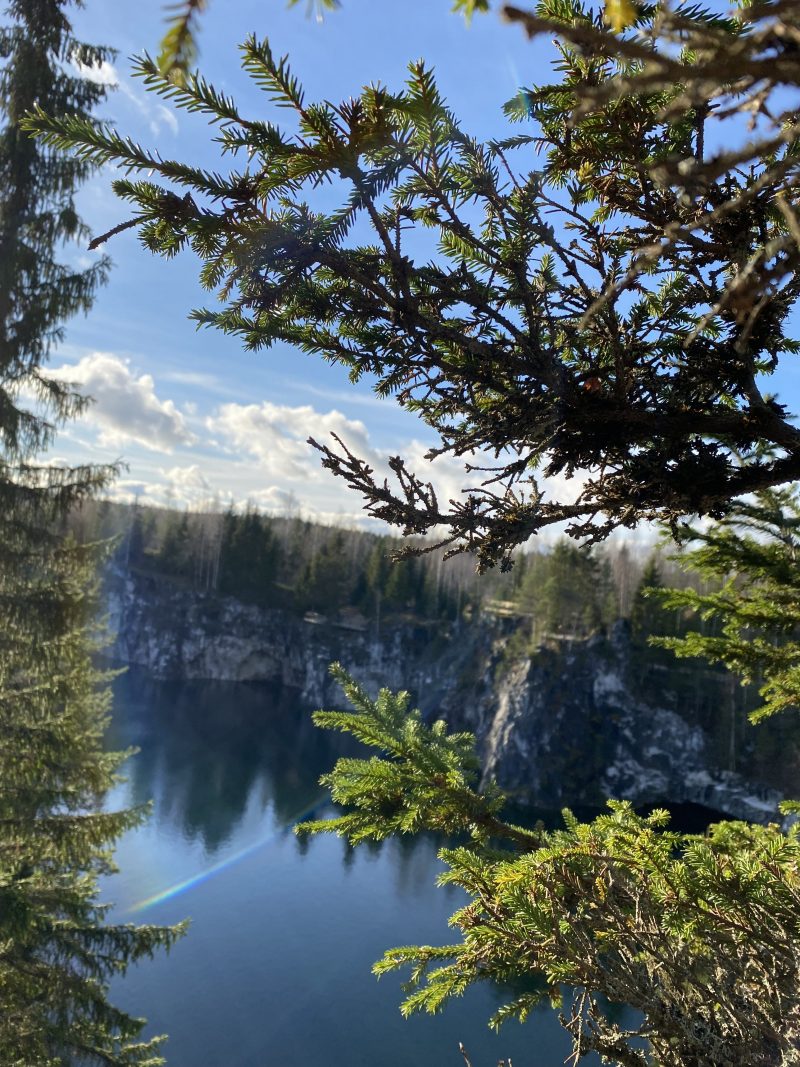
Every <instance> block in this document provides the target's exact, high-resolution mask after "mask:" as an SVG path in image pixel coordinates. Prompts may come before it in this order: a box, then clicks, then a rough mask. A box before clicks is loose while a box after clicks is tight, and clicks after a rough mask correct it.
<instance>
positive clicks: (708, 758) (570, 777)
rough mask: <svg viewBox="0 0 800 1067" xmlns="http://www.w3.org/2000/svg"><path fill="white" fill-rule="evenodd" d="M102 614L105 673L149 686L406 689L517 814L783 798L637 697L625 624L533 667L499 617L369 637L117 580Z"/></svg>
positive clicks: (552, 646) (329, 694) (673, 699)
mask: <svg viewBox="0 0 800 1067" xmlns="http://www.w3.org/2000/svg"><path fill="white" fill-rule="evenodd" d="M107 608H108V612H109V618H110V625H111V629H112V632H113V633H115V635H116V636H115V640H114V644H113V646H112V649H111V651H112V655H113V657H114V659H115V660H117V661H119V662H122V663H128V664H135V665H138V666H141V667H144V668H146V669H147V670H148V671H149V672H150V673H152V674H153V675H154V676H156V677H158V678H173V679H176V678H177V679H179V678H187V679H188V678H195V679H197V678H208V679H216V680H224V681H236V682H248V681H267V682H270V683H273V684H279V685H281V686H283V687H285V688H287V689H289V690H293V691H295V692H296V693H297V699H298V702H299V703H300V704H302V705H303V706H307V707H308V706H311V707H321V706H336V705H337V703H341V694H340V693H339V692H338V690H337V688H336V686H335V684H334V683H333V681H332V679H331V678H330V675H329V673H328V665H329V664H330V663H331V662H332V661H334V660H339V661H341V662H342V663H343V664H344V666H345V667H346V668H347V669H348V670H349V671H350V672H351V673H352V674H353V675H354V676H355V677H356V678H357V679H358V680H359V681H360V682H361V683H362V684H363V685H365V686H366V687H367V688H368V689H369V690H371V691H377V689H378V688H379V687H380V686H388V687H389V688H392V689H408V690H410V691H411V692H412V694H413V695H414V696H415V698H416V699H417V701H418V704H419V706H420V707H421V708H422V710H423V712H424V713H425V714H426V715H428V716H437V717H443V718H445V719H446V720H447V721H448V723H450V724H451V726H453V727H455V728H459V729H469V730H472V731H474V733H475V734H476V736H477V739H478V748H479V754H480V756H481V760H482V766H483V774H484V777H485V778H486V779H489V778H494V779H495V780H496V781H497V782H498V784H499V785H500V786H501V787H503V788H504V789H505V790H507V791H508V792H510V793H511V794H512V795H513V796H514V797H515V799H516V800H517V801H518V802H519V803H521V804H525V805H529V806H532V807H536V808H539V809H544V810H557V809H559V808H561V807H563V806H565V805H569V806H576V807H577V806H586V807H597V806H600V805H602V804H603V802H604V799H605V798H606V797H609V796H611V797H618V798H625V799H629V800H631V801H632V802H633V803H634V804H635V805H637V806H639V805H647V804H670V805H675V804H684V803H692V804H699V805H703V806H704V807H707V808H710V809H714V810H715V811H718V812H722V813H723V814H725V815H727V816H729V817H732V818H737V819H748V820H751V821H754V822H769V821H772V820H775V819H777V818H779V815H778V813H777V806H778V802H779V801H780V799H781V796H780V793H779V792H778V791H777V790H776V789H774V788H771V787H770V783H756V782H753V781H749V780H747V779H746V778H745V777H743V776H742V775H741V774H738V773H736V772H735V771H733V770H730V769H728V768H726V767H724V766H721V765H720V760H719V759H718V758H717V757H716V755H715V752H716V750H717V749H718V747H719V746H718V744H717V743H716V742H715V739H714V738H713V737H712V736H711V735H710V734H709V731H708V730H707V729H704V728H703V726H702V725H700V724H698V722H696V721H694V722H693V721H690V720H689V719H688V718H687V717H686V716H685V714H682V709H681V707H680V706H679V705H680V699H679V697H678V696H676V694H675V692H673V691H671V689H670V686H668V685H666V686H664V687H663V691H662V692H661V693H660V694H659V697H658V699H653V695H652V692H650V691H651V690H652V686H644V685H642V684H639V680H638V678H637V671H639V670H640V669H641V665H640V664H637V663H636V661H635V657H634V655H633V653H632V644H631V641H630V635H629V632H628V629H627V626H626V625H625V624H624V623H620V624H618V625H617V626H616V627H615V629H614V632H613V634H612V635H611V636H610V637H602V636H597V637H593V638H589V639H587V640H574V641H569V640H560V641H556V640H551V641H550V642H548V644H547V645H546V646H543V647H541V648H539V649H538V650H537V651H536V652H535V653H534V654H533V655H530V654H529V653H527V652H525V653H514V652H513V651H512V650H513V647H514V644H513V642H512V641H511V639H512V637H513V634H514V629H515V624H514V622H513V621H511V620H507V619H505V620H500V619H496V618H492V617H486V618H479V619H476V620H473V621H472V622H469V623H461V624H459V625H457V626H455V625H454V626H451V627H450V628H449V629H446V630H443V629H442V628H441V627H438V626H437V627H436V628H433V627H428V626H423V625H414V624H410V623H403V624H395V625H391V626H384V627H382V628H381V629H380V630H379V631H376V630H375V628H374V627H365V626H364V625H363V624H356V623H354V622H352V621H348V620H338V621H331V620H326V619H323V618H321V617H320V616H314V615H310V616H307V617H306V618H305V619H303V618H298V617H295V616H292V615H290V614H289V613H286V612H283V611H278V610H272V609H265V608H257V607H253V606H250V605H246V604H242V603H240V602H238V601H236V600H232V599H225V598H220V597H215V596H214V597H212V596H202V595H199V594H196V593H193V592H191V591H187V590H181V589H178V588H176V587H172V586H169V585H164V584H162V583H159V582H157V581H155V580H153V579H147V578H141V577H137V578H133V577H131V576H125V575H122V574H115V575H112V576H111V578H110V579H109V583H108V603H107ZM676 669H677V668H676ZM644 692H649V693H650V695H649V696H648V697H647V698H645V696H644V695H643V693H644Z"/></svg>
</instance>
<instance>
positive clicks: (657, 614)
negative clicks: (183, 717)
mask: <svg viewBox="0 0 800 1067" xmlns="http://www.w3.org/2000/svg"><path fill="white" fill-rule="evenodd" d="M66 521H67V524H68V527H69V529H70V531H71V532H72V533H73V535H74V536H75V537H76V539H77V540H78V541H81V542H88V541H102V540H107V541H111V542H112V543H113V544H114V558H115V561H116V563H117V565H118V566H119V567H122V568H123V569H125V570H128V571H131V572H133V573H138V574H141V575H144V576H152V577H157V578H160V579H162V580H165V581H168V582H171V583H174V584H175V585H177V586H180V587H182V588H184V589H191V590H194V591H196V592H198V593H203V594H208V595H217V596H226V597H234V598H236V599H238V600H241V601H242V602H244V603H248V604H253V605H256V606H258V607H264V608H280V609H282V610H286V611H290V612H292V613H297V614H307V613H314V614H317V615H320V616H325V617H326V618H331V619H335V618H337V617H340V616H344V617H347V618H349V619H351V620H362V621H363V622H364V623H375V622H392V621H395V622H402V621H414V622H420V623H435V622H444V621H455V620H458V619H462V618H470V617H474V616H475V615H476V614H478V613H489V614H494V615H500V616H512V617H515V618H517V619H519V620H521V621H524V622H525V623H526V625H525V626H524V627H523V629H524V630H525V632H526V633H528V634H529V635H530V637H531V639H532V640H534V641H538V640H541V639H543V638H546V637H547V636H548V635H552V636H555V637H589V636H591V635H592V634H595V633H603V632H608V631H609V628H610V627H611V626H612V625H613V623H614V622H615V621H616V620H618V619H629V620H630V621H631V625H632V627H633V629H634V631H635V632H640V633H646V634H650V633H660V634H670V635H671V634H678V633H681V632H683V631H684V630H685V629H686V626H687V624H688V622H689V619H687V618H684V617H682V616H681V615H680V614H678V613H675V612H674V611H665V610H664V609H662V608H661V607H659V605H658V604H657V603H656V602H655V601H654V600H652V599H648V598H647V597H646V596H645V595H644V594H643V590H644V589H645V588H647V587H651V586H658V585H668V586H686V585H687V584H694V585H696V586H697V588H700V589H706V588H707V586H706V585H704V584H703V583H702V581H700V579H699V578H698V579H697V580H696V581H693V578H694V577H695V576H693V575H692V574H691V573H687V572H685V571H683V570H682V569H681V568H680V567H679V566H678V564H677V563H676V562H675V560H674V559H673V558H672V555H673V551H672V550H671V548H670V546H669V545H666V546H663V547H658V548H652V546H651V547H650V548H649V549H643V548H641V547H639V548H632V547H630V546H629V545H628V544H626V543H619V544H616V545H615V544H610V545H609V544H606V545H603V546H601V547H599V548H586V547H580V546H579V545H577V544H576V543H575V542H574V541H571V540H569V539H568V538H566V537H565V538H563V539H561V540H558V541H556V542H554V543H551V544H549V545H542V546H541V547H535V548H531V549H529V550H526V551H520V552H518V553H517V554H516V556H515V560H514V566H513V568H512V570H511V571H510V572H508V573H501V572H500V571H499V570H494V571H490V572H488V573H486V574H483V575H479V574H477V573H476V571H475V562H474V560H473V559H472V558H471V557H470V556H467V555H461V556H457V557H455V558H454V559H451V560H449V561H448V562H447V564H446V565H443V551H442V550H437V551H433V552H429V553H425V554H423V555H420V556H415V557H411V558H408V559H404V560H399V561H396V560H394V559H393V558H392V557H393V555H394V554H395V553H397V552H398V550H399V549H401V548H402V547H403V546H404V545H405V544H408V543H414V542H408V541H403V540H400V539H397V538H393V537H389V536H381V535H379V534H375V533H370V532H366V531H364V530H360V529H347V528H344V527H339V526H324V525H321V524H319V523H315V522H312V521H309V520H307V519H304V518H301V517H297V516H286V515H283V516H272V515H265V514H263V513H261V512H258V511H256V510H253V509H250V508H245V509H243V510H234V509H232V508H230V509H228V510H226V511H222V510H220V509H216V508H209V509H201V510H197V511H177V510H171V509H168V508H158V507H151V506H143V505H128V504H119V503H115V502H112V501H108V500H100V501H96V500H95V501H90V502H88V503H86V504H84V505H83V506H82V507H81V508H80V509H78V510H75V511H73V512H72V513H71V514H70V516H69V517H68V519H67V520H66ZM416 543H417V544H418V545H424V542H416ZM692 625H697V626H702V625H703V623H702V620H693V621H692Z"/></svg>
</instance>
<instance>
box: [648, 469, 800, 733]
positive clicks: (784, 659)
mask: <svg viewBox="0 0 800 1067" xmlns="http://www.w3.org/2000/svg"><path fill="white" fill-rule="evenodd" d="M681 538H682V540H683V541H685V542H686V543H687V544H689V545H690V546H691V545H694V546H695V547H691V548H689V550H688V551H685V552H684V553H683V554H682V555H681V556H680V557H678V558H679V559H680V561H681V564H682V566H683V567H685V568H686V569H687V570H689V571H690V572H694V573H695V574H699V575H700V576H701V577H703V578H704V579H706V580H709V579H710V580H711V581H712V582H713V584H715V585H717V586H718V588H716V589H712V591H711V592H702V591H700V590H698V589H692V588H688V589H661V590H658V591H654V592H655V596H656V597H657V599H658V600H659V602H660V604H661V605H662V606H663V607H662V610H663V609H664V608H672V609H676V610H683V611H686V612H691V613H693V615H694V620H695V623H697V622H698V621H702V622H703V623H705V624H706V625H705V626H703V628H702V629H693V628H692V629H690V631H689V632H688V633H686V634H685V636H678V637H653V638H651V643H653V644H658V645H661V646H662V647H664V648H669V649H671V650H672V651H673V652H674V653H675V654H676V655H678V656H680V657H694V656H699V657H702V658H703V659H706V660H710V661H711V662H712V663H723V664H724V665H725V666H726V667H728V668H729V669H730V670H731V671H733V672H734V673H735V674H737V675H739V677H740V678H741V680H742V684H744V685H749V684H750V683H752V682H754V681H755V682H759V684H760V689H759V692H760V695H761V698H762V700H763V703H762V704H761V706H760V707H759V708H757V709H755V710H754V711H753V713H752V714H751V716H750V717H751V719H752V720H753V721H755V722H757V721H758V720H759V719H763V718H766V717H767V716H769V715H773V714H775V713H776V712H779V711H784V710H786V709H789V708H791V709H794V710H797V709H800V568H798V561H799V560H800V493H799V492H798V490H797V488H795V487H792V488H785V489H779V490H778V489H772V490H764V491H763V492H761V493H758V494H757V495H756V496H755V497H754V498H753V499H752V500H750V501H746V502H739V503H737V504H736V506H735V507H734V508H732V509H731V511H730V513H729V514H728V515H727V516H726V518H725V520H724V521H721V522H719V523H715V524H714V525H712V526H711V527H709V528H708V529H707V530H697V529H693V528H691V527H686V528H684V529H683V531H682V533H681ZM708 623H711V624H713V628H712V627H709V626H708ZM709 629H711V632H708V631H709Z"/></svg>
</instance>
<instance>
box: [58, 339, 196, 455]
mask: <svg viewBox="0 0 800 1067" xmlns="http://www.w3.org/2000/svg"><path fill="white" fill-rule="evenodd" d="M50 373H51V376H52V377H53V378H56V379H58V380H59V381H65V382H70V383H72V384H73V385H74V386H75V388H76V389H78V391H79V392H81V393H83V394H84V396H89V397H91V398H92V399H93V400H94V403H93V404H92V405H91V406H90V407H89V408H88V410H87V411H86V413H85V415H84V419H85V420H86V422H88V423H90V424H91V425H94V426H96V427H97V429H98V430H99V431H100V444H102V445H111V446H118V445H122V444H126V443H128V442H136V443H137V444H140V445H143V446H144V447H145V448H147V449H150V450H151V451H154V452H172V451H173V449H175V448H177V447H178V446H180V445H191V444H194V443H195V442H196V440H197V438H196V437H195V436H194V434H192V433H191V432H190V431H189V429H188V428H187V426H186V421H185V419H184V417H183V415H182V414H181V412H180V411H178V409H177V408H176V406H175V404H174V402H173V401H172V400H161V399H160V398H159V397H158V396H157V395H156V391H155V382H154V381H153V378H152V377H151V375H149V374H142V375H140V376H139V377H138V378H137V377H136V376H135V375H134V373H133V372H132V371H131V369H130V367H129V366H128V364H127V363H126V362H124V361H123V360H121V359H120V358H119V357H118V356H115V355H113V354H112V353H110V352H93V353H92V354H91V355H89V356H84V357H83V359H81V360H80V361H79V362H78V363H76V364H72V365H66V366H63V367H59V368H57V369H56V370H53V371H51V372H50Z"/></svg>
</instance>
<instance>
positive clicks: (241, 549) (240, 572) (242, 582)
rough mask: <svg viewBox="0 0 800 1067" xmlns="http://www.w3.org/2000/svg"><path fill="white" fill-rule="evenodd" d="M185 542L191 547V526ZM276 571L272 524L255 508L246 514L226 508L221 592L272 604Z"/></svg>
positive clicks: (220, 574) (276, 552) (220, 570)
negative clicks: (189, 539) (189, 535)
mask: <svg viewBox="0 0 800 1067" xmlns="http://www.w3.org/2000/svg"><path fill="white" fill-rule="evenodd" d="M187 527H188V522H187ZM172 529H173V527H170V531H171V530H172ZM168 536H169V534H168ZM184 543H185V544H186V545H187V550H188V547H189V546H188V530H187V536H186V538H185V542H184ZM277 571H278V546H277V544H276V542H275V539H274V537H273V535H272V532H271V530H270V527H269V524H268V523H267V522H265V521H264V520H263V519H262V518H261V516H260V515H259V514H258V513H257V512H255V511H252V510H247V511H245V513H244V514H243V515H236V514H235V513H234V512H233V511H231V510H229V511H227V512H226V513H225V518H224V524H223V530H222V546H221V560H220V568H219V584H218V589H219V592H220V593H222V594H223V595H227V596H235V597H238V598H239V599H240V600H245V601H250V602H252V603H255V604H261V605H263V606H266V605H269V604H270V602H271V600H273V599H274V597H273V587H274V583H275V579H276V577H277Z"/></svg>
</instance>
